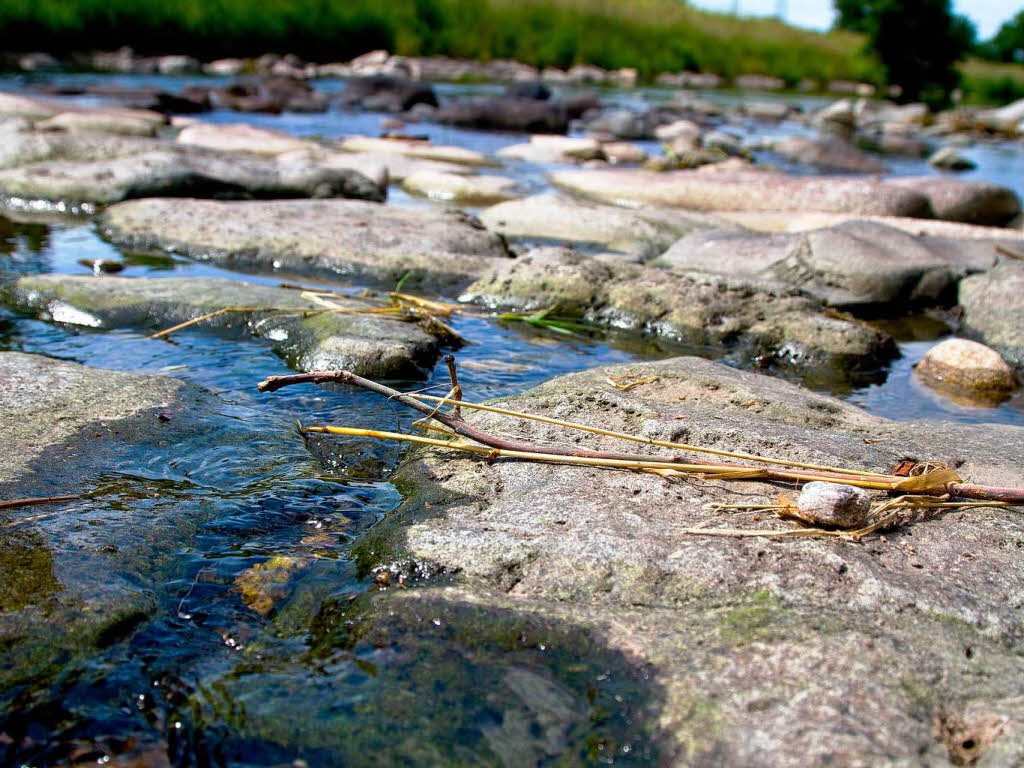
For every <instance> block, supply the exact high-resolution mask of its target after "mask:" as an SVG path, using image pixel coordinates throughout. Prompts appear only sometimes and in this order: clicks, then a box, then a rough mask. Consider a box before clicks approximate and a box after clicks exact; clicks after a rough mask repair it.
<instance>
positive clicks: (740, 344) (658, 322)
mask: <svg viewBox="0 0 1024 768" xmlns="http://www.w3.org/2000/svg"><path fill="white" fill-rule="evenodd" d="M462 299H463V300H466V301H473V302H475V303H478V304H482V305H484V306H486V307H491V308H497V309H502V310H512V311H516V312H533V311H538V310H548V311H549V312H550V313H551V315H552V316H563V317H564V316H568V317H578V318H579V317H581V318H583V319H584V320H586V321H587V322H590V323H595V324H597V325H601V326H606V327H612V328H618V329H623V330H629V331H633V332H641V333H644V334H649V335H652V336H660V337H663V338H666V339H669V340H672V341H676V342H679V343H684V344H695V345H702V346H711V347H717V348H725V349H729V350H731V351H733V353H734V354H736V355H737V356H738V357H739V358H740V359H741V360H743V361H745V362H750V361H751V360H754V359H758V360H760V361H761V363H762V364H763V365H769V364H771V363H772V362H773V361H774V362H777V363H778V364H780V365H782V366H795V367H796V368H797V369H799V370H802V371H805V372H808V373H812V372H816V373H817V374H819V375H823V376H826V377H827V376H830V375H831V376H836V375H838V376H840V377H842V376H845V375H852V374H855V373H856V372H857V371H862V370H865V369H868V370H869V369H872V368H876V367H877V366H879V365H880V364H882V363H883V362H884V361H885V360H887V359H889V358H891V357H892V356H893V355H894V354H895V346H894V344H893V342H892V339H891V338H889V337H888V336H887V335H886V334H884V333H881V332H879V331H877V330H874V329H871V328H869V327H867V326H865V325H862V324H859V323H856V322H852V321H851V320H849V319H844V318H841V317H833V316H828V315H826V314H825V313H824V312H823V309H824V308H823V307H822V305H821V304H820V303H818V302H816V301H814V300H813V299H809V298H807V297H806V296H801V295H799V294H797V293H796V292H794V291H792V290H788V289H787V288H786V287H785V286H783V285H781V284H775V285H772V284H770V283H768V282H765V281H761V282H760V283H751V282H744V281H742V280H735V279H733V280H729V279H726V278H721V277H715V276H711V275H704V274H700V273H696V272H681V273H671V272H667V271H665V270H661V269H657V268H653V267H644V266H640V265H636V264H629V263H625V262H623V261H621V260H620V259H615V258H611V259H608V258H601V257H587V256H584V255H582V254H580V253H577V252H575V251H572V250H569V249H566V248H539V249H536V250H534V251H531V252H530V253H528V254H526V255H524V256H521V257H519V258H518V259H515V260H513V261H509V262H507V263H505V264H502V265H500V266H498V268H497V269H496V270H494V271H493V272H491V273H489V274H487V275H485V276H483V277H482V278H481V279H479V280H477V281H476V282H475V283H473V284H472V285H470V286H469V288H468V289H467V291H466V293H465V294H464V295H463V296H462ZM841 372H842V373H841Z"/></svg>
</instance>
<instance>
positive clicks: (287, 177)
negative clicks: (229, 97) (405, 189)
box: [0, 145, 385, 208]
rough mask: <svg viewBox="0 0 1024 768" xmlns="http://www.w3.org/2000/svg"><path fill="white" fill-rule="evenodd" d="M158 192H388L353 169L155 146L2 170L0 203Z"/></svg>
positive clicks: (378, 195) (93, 201)
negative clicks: (89, 159)
mask: <svg viewBox="0 0 1024 768" xmlns="http://www.w3.org/2000/svg"><path fill="white" fill-rule="evenodd" d="M158 195H191V196H209V197H214V196H216V197H224V196H231V197H243V198H244V197H256V198H260V197H263V198H266V197H275V198H282V197H315V198H324V197H355V198H363V199H368V200H383V199H384V197H385V190H383V189H381V187H380V186H379V185H378V184H377V183H375V182H373V181H371V180H370V179H368V178H367V177H366V176H364V175H363V174H361V173H359V172H358V171H353V170H351V169H347V168H346V169H336V168H323V167H320V166H319V165H318V164H317V163H315V162H313V161H311V160H309V159H305V158H298V159H295V160H275V159H265V158H259V157H256V156H250V157H240V156H238V155H232V154H225V153H212V152H205V151H201V150H196V149H192V148H185V147H181V148H178V147H175V146H174V145H170V146H168V147H166V148H159V149H153V150H151V151H148V152H144V153H140V154H132V155H128V156H125V157H116V158H113V159H106V160H96V161H93V162H81V163H76V162H69V161H51V162H42V163H34V164H31V165H23V166H19V167H16V168H8V169H7V170H3V171H0V201H3V202H4V203H5V204H7V205H9V206H12V207H15V208H17V207H20V206H24V205H25V204H26V202H27V201H46V202H50V203H59V204H63V205H65V206H72V207H84V208H88V207H91V206H96V205H110V204H112V203H117V202H120V201H122V200H130V199H134V198H139V197H152V196H158Z"/></svg>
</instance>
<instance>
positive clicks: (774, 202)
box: [550, 168, 930, 216]
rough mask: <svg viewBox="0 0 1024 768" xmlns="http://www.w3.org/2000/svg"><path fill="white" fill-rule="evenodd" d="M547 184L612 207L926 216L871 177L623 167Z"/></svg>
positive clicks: (897, 190)
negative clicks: (667, 207)
mask: <svg viewBox="0 0 1024 768" xmlns="http://www.w3.org/2000/svg"><path fill="white" fill-rule="evenodd" d="M550 178H551V182H552V183H553V184H554V185H555V186H558V187H562V188H564V189H567V190H569V191H570V192H573V193H575V194H578V195H581V196H583V197H588V198H591V199H595V200H600V201H601V202H606V203H615V204H617V205H634V206H635V205H639V204H647V205H662V206H671V207H677V208H689V209H691V210H698V211H799V212H801V213H803V212H805V211H824V212H831V213H857V214H873V215H885V216H926V215H928V214H929V213H930V209H929V206H928V201H927V199H926V198H925V196H924V195H923V194H922V193H921V192H919V191H916V190H911V189H904V188H901V187H896V186H892V185H891V184H889V183H888V182H883V181H878V180H874V179H856V178H849V177H823V176H787V175H785V174H781V173H774V172H770V171H726V170H713V171H710V172H708V171H700V170H696V171H695V170H682V171H665V172H661V173H658V172H654V171H646V170H638V169H633V168H623V169H615V170H607V171H599V170H585V171H556V172H553V173H551V174H550Z"/></svg>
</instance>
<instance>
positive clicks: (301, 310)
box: [149, 307, 402, 339]
mask: <svg viewBox="0 0 1024 768" xmlns="http://www.w3.org/2000/svg"><path fill="white" fill-rule="evenodd" d="M401 311H402V308H401V307H382V308H379V309H349V308H346V307H323V308H317V307H223V308H221V309H217V310H214V311H213V312H207V313H206V314H205V315H199V317H193V318H192V319H191V320H186V321H185V322H184V323H178V324H177V325H172V326H171V327H170V328H164V330H162V331H158V332H157V333H154V334H152V335H151V336H149V338H151V339H162V338H164V337H166V336H170V335H171V334H172V333H174V332H175V331H180V330H183V329H185V328H188V327H189V326H192V325H196V324H198V323H202V322H204V321H205V320H212V319H213V318H215V317H219V316H220V315H225V314H227V313H229V312H265V313H268V314H269V313H278V314H294V315H303V314H308V315H319V314H340V315H379V314H394V313H396V312H401Z"/></svg>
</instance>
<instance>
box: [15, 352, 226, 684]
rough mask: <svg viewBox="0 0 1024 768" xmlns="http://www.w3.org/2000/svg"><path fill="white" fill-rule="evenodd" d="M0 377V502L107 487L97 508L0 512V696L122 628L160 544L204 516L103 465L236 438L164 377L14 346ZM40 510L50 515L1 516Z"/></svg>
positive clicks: (184, 535)
mask: <svg viewBox="0 0 1024 768" xmlns="http://www.w3.org/2000/svg"><path fill="white" fill-rule="evenodd" d="M0 375H2V377H3V380H4V382H5V386H4V387H3V389H2V391H0V427H2V429H3V433H4V448H5V450H4V451H3V456H2V457H0V482H2V485H3V496H4V498H5V499H10V498H19V497H25V496H44V495H45V496H50V495H58V494H81V493H89V492H91V491H96V492H97V493H99V494H101V495H104V494H108V495H110V494H112V495H111V496H110V501H109V503H106V504H104V503H102V502H101V503H95V502H89V501H86V500H83V501H76V502H70V503H64V504H63V505H61V506H60V507H56V508H54V506H53V505H50V506H44V507H26V508H22V509H13V510H8V511H4V512H2V513H0V515H2V518H0V519H2V520H3V522H4V528H3V529H2V530H0V639H2V641H3V644H4V659H3V662H2V663H0V681H2V686H0V690H2V691H3V695H2V698H3V699H5V700H9V699H10V697H14V696H17V695H18V693H19V691H21V690H22V688H23V686H24V685H25V684H27V683H30V682H35V683H38V682H39V681H40V680H41V679H45V678H46V677H48V676H51V675H53V674H55V673H56V672H57V671H58V670H60V669H61V668H62V667H65V668H68V665H69V663H71V662H73V661H74V659H75V658H76V657H77V655H78V654H80V653H82V652H88V651H90V650H95V649H97V648H99V647H103V646H105V645H108V644H110V643H113V642H117V641H119V640H122V639H123V638H124V637H126V636H128V635H130V634H131V632H132V631H133V630H134V629H135V628H136V627H137V626H138V624H139V623H140V622H142V621H144V620H145V619H146V617H148V616H149V615H150V614H151V613H153V612H154V611H155V610H156V608H157V599H156V596H155V594H154V592H153V590H152V588H151V585H152V583H153V580H154V578H155V576H156V574H157V573H159V572H160V571H161V569H164V568H166V566H167V557H168V553H169V552H173V551H175V550H177V549H178V548H180V547H183V546H186V545H187V543H188V541H189V540H190V539H191V538H192V537H194V536H195V535H196V533H197V532H198V530H199V527H200V525H201V524H202V522H203V520H204V519H205V517H206V512H205V511H204V509H203V507H202V505H200V504H196V503H194V502H193V503H183V502H182V501H181V500H180V499H175V498H174V497H175V492H174V488H173V482H169V483H168V484H167V485H166V487H165V492H166V496H165V497H164V498H161V497H160V495H159V494H158V495H157V496H155V497H154V496H151V495H150V493H149V492H147V490H146V489H145V487H144V483H133V481H132V480H131V479H130V478H128V477H125V478H118V476H117V475H116V474H115V473H113V472H112V471H111V470H112V468H115V467H116V468H120V469H126V470H127V469H128V468H129V467H135V466H136V462H137V457H138V456H144V457H145V462H152V461H156V462H159V463H164V462H167V461H169V460H171V458H172V457H174V456H178V455H180V454H179V452H181V451H187V450H189V449H192V450H195V449H196V448H197V447H198V446H199V445H200V444H201V443H202V441H204V440H205V441H210V440H212V439H213V434H214V433H216V440H217V441H222V442H221V444H222V445H224V446H227V445H231V444H234V443H237V442H238V441H239V440H240V435H239V434H238V432H239V430H238V429H237V428H235V427H233V426H232V425H231V423H230V420H229V419H227V418H224V417H221V416H220V415H219V412H220V410H221V409H222V405H221V404H220V403H219V401H218V400H217V399H216V398H215V397H214V396H213V395H211V394H210V393H209V392H207V391H205V390H202V389H200V388H199V387H195V386H191V385H188V384H185V383H183V382H180V381H177V380H174V379H168V378H162V377H158V376H142V375H136V374H126V373H117V372H114V371H108V370H102V369H98V368H89V367H86V366H82V365H78V364H75V363H69V362H62V361H58V360H51V359H49V358H44V357H39V356H36V355H25V354H19V353H16V352H3V353H0ZM161 414H162V416H161ZM195 461H196V459H195V457H192V458H189V459H186V461H185V463H186V464H188V465H190V466H191V465H193V464H194V463H195ZM145 462H144V463H145ZM182 469H186V467H184V466H182ZM170 474H171V475H174V474H175V473H170ZM177 479H180V478H177ZM168 480H171V477H168ZM42 512H50V513H53V514H49V515H44V516H43V517H42V518H40V519H38V520H33V522H32V523H31V525H17V526H15V527H11V526H10V525H8V523H16V522H17V521H18V520H20V519H22V518H24V517H30V516H33V515H38V514H40V513H42ZM71 668H73V666H72V667H71Z"/></svg>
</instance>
